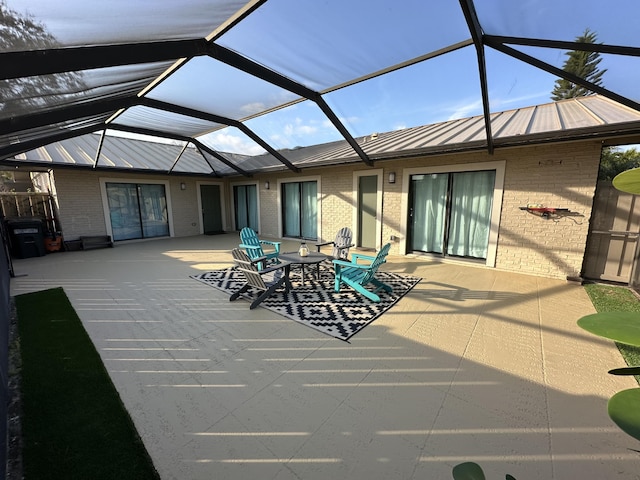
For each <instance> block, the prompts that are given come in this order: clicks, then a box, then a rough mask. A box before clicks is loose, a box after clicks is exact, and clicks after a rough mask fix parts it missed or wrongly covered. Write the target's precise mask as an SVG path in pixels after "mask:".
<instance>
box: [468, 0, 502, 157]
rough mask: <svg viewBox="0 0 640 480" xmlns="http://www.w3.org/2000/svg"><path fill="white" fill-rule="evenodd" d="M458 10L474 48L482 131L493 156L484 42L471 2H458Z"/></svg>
mask: <svg viewBox="0 0 640 480" xmlns="http://www.w3.org/2000/svg"><path fill="white" fill-rule="evenodd" d="M460 8H462V12H463V13H464V18H465V20H466V21H467V26H468V27H469V31H470V32H471V38H472V40H473V44H474V46H475V48H476V55H477V58H478V75H479V76H480V92H481V96H482V111H483V115H484V129H485V134H486V136H487V149H488V151H489V155H492V154H493V149H494V146H493V133H492V132H491V109H490V108H489V87H488V82H487V64H486V61H485V57H484V40H483V33H482V27H481V26H480V21H479V20H478V15H477V13H476V9H475V7H474V5H473V0H460Z"/></svg>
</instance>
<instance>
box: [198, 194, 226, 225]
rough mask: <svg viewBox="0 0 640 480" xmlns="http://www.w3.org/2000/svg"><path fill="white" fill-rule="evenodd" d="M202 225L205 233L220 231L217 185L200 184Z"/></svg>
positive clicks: (220, 211)
mask: <svg viewBox="0 0 640 480" xmlns="http://www.w3.org/2000/svg"><path fill="white" fill-rule="evenodd" d="M200 198H201V200H202V226H203V230H204V234H205V235H214V234H216V233H222V232H223V229H222V203H221V201H220V186H219V185H200Z"/></svg>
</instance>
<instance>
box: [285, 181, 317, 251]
mask: <svg viewBox="0 0 640 480" xmlns="http://www.w3.org/2000/svg"><path fill="white" fill-rule="evenodd" d="M281 197H282V218H283V230H284V231H283V232H282V233H283V235H284V236H285V237H291V238H301V239H306V240H317V238H318V184H317V182H315V181H310V182H288V183H283V184H282V192H281Z"/></svg>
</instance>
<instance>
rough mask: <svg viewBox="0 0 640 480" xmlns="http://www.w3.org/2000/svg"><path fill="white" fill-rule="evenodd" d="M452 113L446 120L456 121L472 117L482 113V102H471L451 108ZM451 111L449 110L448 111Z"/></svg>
mask: <svg viewBox="0 0 640 480" xmlns="http://www.w3.org/2000/svg"><path fill="white" fill-rule="evenodd" d="M452 109H453V110H452V112H451V113H450V114H449V118H448V119H447V120H457V119H460V118H467V117H472V116H474V115H478V114H479V113H482V100H480V99H478V100H472V101H470V102H467V103H463V104H460V105H454V106H452ZM450 110H451V109H450Z"/></svg>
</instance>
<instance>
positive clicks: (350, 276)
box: [333, 243, 393, 303]
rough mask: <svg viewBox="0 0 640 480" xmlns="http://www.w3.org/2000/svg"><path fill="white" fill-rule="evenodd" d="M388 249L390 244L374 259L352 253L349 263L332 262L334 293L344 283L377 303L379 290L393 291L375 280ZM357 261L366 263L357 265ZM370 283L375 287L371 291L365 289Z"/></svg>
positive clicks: (343, 261) (341, 261) (342, 261)
mask: <svg viewBox="0 0 640 480" xmlns="http://www.w3.org/2000/svg"><path fill="white" fill-rule="evenodd" d="M390 248H391V244H390V243H387V244H386V245H385V246H384V247H382V248H381V249H380V251H379V252H378V254H377V255H376V256H375V257H372V256H370V255H362V254H359V253H354V254H353V255H352V256H351V261H350V262H347V261H345V260H334V261H333V266H334V268H335V287H334V289H335V291H336V292H339V291H340V285H341V284H342V283H344V284H345V285H347V286H349V287H351V288H353V289H354V290H355V291H356V292H358V293H360V294H361V295H364V296H365V297H367V298H368V299H369V300H371V301H373V302H376V303H378V302H379V301H380V296H379V295H378V292H379V291H380V290H384V291H386V292H392V291H393V289H392V288H391V287H390V286H389V285H387V284H386V283H382V282H381V281H380V280H378V279H377V278H375V275H376V272H377V271H378V267H380V265H382V264H383V263H384V262H386V258H387V254H388V253H389V249H390ZM359 260H364V261H366V262H367V263H364V264H362V263H361V264H359V263H358V261H359ZM370 283H371V284H373V286H374V287H375V288H374V289H373V290H369V289H367V285H368V284H370Z"/></svg>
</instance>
